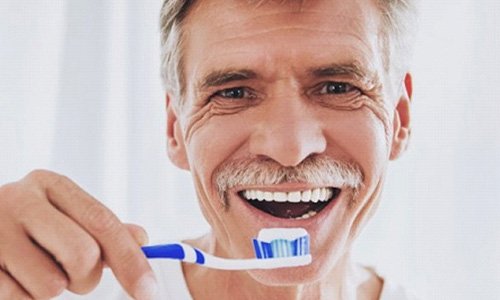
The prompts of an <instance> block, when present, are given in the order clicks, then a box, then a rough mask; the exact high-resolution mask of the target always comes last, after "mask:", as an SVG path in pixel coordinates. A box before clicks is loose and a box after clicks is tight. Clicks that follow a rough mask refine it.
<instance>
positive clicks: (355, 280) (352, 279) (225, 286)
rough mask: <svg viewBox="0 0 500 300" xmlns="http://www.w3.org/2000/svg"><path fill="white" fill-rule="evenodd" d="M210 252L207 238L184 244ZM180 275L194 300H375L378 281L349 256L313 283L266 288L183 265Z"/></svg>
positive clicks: (212, 244) (241, 276)
mask: <svg viewBox="0 0 500 300" xmlns="http://www.w3.org/2000/svg"><path fill="white" fill-rule="evenodd" d="M188 243H189V244H192V245H193V246H195V247H198V248H200V249H203V250H205V251H207V252H209V253H214V252H215V249H216V241H215V239H214V238H213V237H212V236H211V235H210V234H208V235H206V236H204V237H202V238H199V239H197V240H192V241H188ZM183 270H184V276H185V278H186V282H187V285H188V287H189V290H190V293H191V295H192V296H193V298H194V299H234V296H235V295H238V299H290V300H292V299H332V298H334V299H378V296H379V294H380V290H381V285H382V282H381V280H380V279H379V278H378V277H377V276H376V275H375V274H374V273H373V272H371V271H369V270H367V269H365V268H363V267H361V266H358V265H355V264H353V263H352V260H351V257H350V255H349V253H347V254H346V255H344V256H343V257H342V258H341V260H340V261H339V263H337V264H336V265H335V267H334V268H333V269H332V270H331V271H330V272H329V273H328V275H327V276H325V277H324V278H321V279H319V280H317V281H314V282H311V283H305V284H298V285H290V286H270V285H265V284H263V283H261V282H258V281H256V280H255V279H254V278H252V277H251V276H250V274H249V273H248V272H245V271H238V272H235V271H220V270H214V269H209V268H200V267H199V266H196V265H193V264H183Z"/></svg>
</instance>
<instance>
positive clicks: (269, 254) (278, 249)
mask: <svg viewBox="0 0 500 300" xmlns="http://www.w3.org/2000/svg"><path fill="white" fill-rule="evenodd" d="M266 230H269V229H266ZM276 230H277V233H274V235H276V237H277V238H275V239H269V238H266V239H267V241H263V240H261V239H258V238H257V239H254V240H253V245H254V250H255V256H256V257H257V258H262V259H266V258H278V257H294V256H304V255H308V254H309V235H308V234H307V232H305V230H304V231H302V232H300V234H304V232H305V235H303V236H299V237H297V236H296V235H295V238H294V239H286V238H278V236H279V235H280V233H282V232H283V230H288V231H289V229H283V228H278V229H276ZM278 230H279V231H278ZM284 235H285V236H286V235H287V234H284ZM259 236H260V234H259Z"/></svg>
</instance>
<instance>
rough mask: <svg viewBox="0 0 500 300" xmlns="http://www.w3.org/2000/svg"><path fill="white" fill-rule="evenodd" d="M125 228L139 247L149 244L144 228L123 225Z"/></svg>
mask: <svg viewBox="0 0 500 300" xmlns="http://www.w3.org/2000/svg"><path fill="white" fill-rule="evenodd" d="M125 227H126V228H127V230H128V232H129V233H130V234H131V235H132V237H133V238H134V240H135V241H136V242H137V244H138V245H139V246H144V245H147V244H148V243H149V237H148V234H147V232H146V230H144V228H142V227H141V226H139V225H136V224H130V223H125Z"/></svg>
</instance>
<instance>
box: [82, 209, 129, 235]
mask: <svg viewBox="0 0 500 300" xmlns="http://www.w3.org/2000/svg"><path fill="white" fill-rule="evenodd" d="M83 220H84V222H85V223H86V224H87V226H88V228H89V230H90V231H91V233H94V234H98V235H111V234H113V233H116V232H117V231H118V230H119V229H120V225H121V223H120V221H118V218H117V217H116V216H115V215H114V214H113V213H112V212H111V211H110V210H109V209H107V208H106V207H104V206H103V205H101V204H100V203H99V202H97V201H95V202H93V203H92V204H90V205H89V206H88V207H87V209H86V212H85V214H84V217H83Z"/></svg>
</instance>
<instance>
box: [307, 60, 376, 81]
mask: <svg viewBox="0 0 500 300" xmlns="http://www.w3.org/2000/svg"><path fill="white" fill-rule="evenodd" d="M308 73H309V74H310V75H312V76H314V77H320V78H321V77H329V76H340V75H349V76H353V77H355V78H356V79H358V80H362V81H376V79H377V75H376V73H375V72H373V71H370V70H368V69H367V68H364V67H363V66H362V65H361V64H360V63H358V62H350V63H345V64H330V65H326V66H321V67H316V68H311V69H310V70H309V72H308Z"/></svg>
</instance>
